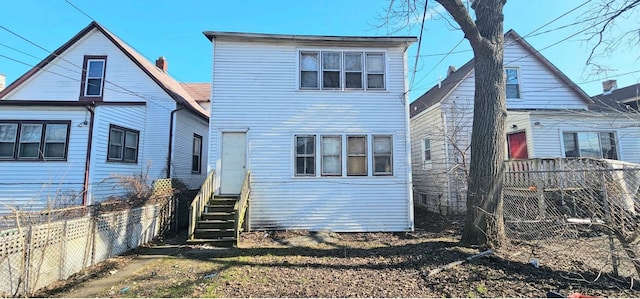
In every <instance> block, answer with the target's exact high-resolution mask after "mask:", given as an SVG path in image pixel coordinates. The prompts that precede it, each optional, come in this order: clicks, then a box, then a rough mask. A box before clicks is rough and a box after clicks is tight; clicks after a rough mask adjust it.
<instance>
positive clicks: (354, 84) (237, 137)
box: [204, 32, 416, 232]
mask: <svg viewBox="0 0 640 299" xmlns="http://www.w3.org/2000/svg"><path fill="white" fill-rule="evenodd" d="M204 34H205V36H206V37H207V38H208V39H209V40H211V42H212V45H213V83H212V96H211V103H212V106H211V118H212V119H215V120H216V121H215V122H211V125H210V131H209V132H210V141H209V142H210V151H209V170H215V171H216V176H217V182H218V184H219V189H218V190H216V193H218V194H238V193H239V192H240V188H241V184H242V182H243V177H244V175H245V171H246V170H250V171H251V199H250V205H249V213H248V215H249V216H248V217H249V226H250V228H251V229H257V230H276V229H309V230H325V229H326V230H333V231H353V232H360V231H409V230H412V229H413V209H412V207H413V206H412V205H413V203H412V197H411V166H410V159H409V146H410V144H409V139H408V138H409V136H408V134H409V116H408V114H409V113H408V109H409V103H408V95H407V85H406V72H407V69H406V50H407V48H408V47H409V46H410V45H411V44H412V43H413V42H415V41H416V39H415V38H414V37H337V36H301V35H276V34H250V33H226V32H205V33H204Z"/></svg>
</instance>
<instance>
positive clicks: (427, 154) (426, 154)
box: [422, 138, 431, 162]
mask: <svg viewBox="0 0 640 299" xmlns="http://www.w3.org/2000/svg"><path fill="white" fill-rule="evenodd" d="M422 161H424V162H428V161H431V139H429V138H425V139H422Z"/></svg>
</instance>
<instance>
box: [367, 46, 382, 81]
mask: <svg viewBox="0 0 640 299" xmlns="http://www.w3.org/2000/svg"><path fill="white" fill-rule="evenodd" d="M366 65H367V89H384V54H383V53H367V61H366Z"/></svg>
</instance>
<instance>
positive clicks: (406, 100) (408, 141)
mask: <svg viewBox="0 0 640 299" xmlns="http://www.w3.org/2000/svg"><path fill="white" fill-rule="evenodd" d="M408 48H409V44H407V45H406V46H405V48H404V59H403V60H404V73H405V76H404V94H403V95H402V102H403V104H404V126H405V131H404V133H405V135H406V136H405V152H408V154H407V155H406V158H405V159H406V163H407V193H408V194H407V195H408V196H409V198H408V201H409V202H408V208H409V227H408V228H409V229H410V230H411V231H414V230H415V215H414V213H413V167H412V164H411V122H410V120H409V118H410V116H409V115H410V110H411V109H410V107H411V103H409V84H408V83H409V82H408V78H407V76H406V74H407V71H408V68H407V49H408Z"/></svg>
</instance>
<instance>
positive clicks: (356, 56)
mask: <svg viewBox="0 0 640 299" xmlns="http://www.w3.org/2000/svg"><path fill="white" fill-rule="evenodd" d="M362 65H363V63H362V53H353V52H350V53H344V81H345V82H344V87H345V88H349V89H362Z"/></svg>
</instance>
